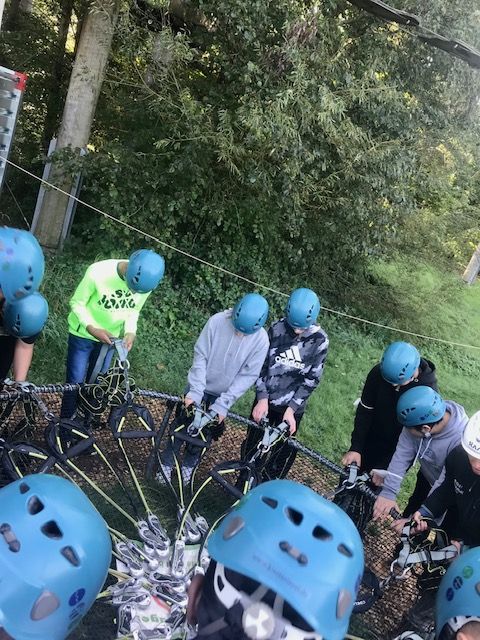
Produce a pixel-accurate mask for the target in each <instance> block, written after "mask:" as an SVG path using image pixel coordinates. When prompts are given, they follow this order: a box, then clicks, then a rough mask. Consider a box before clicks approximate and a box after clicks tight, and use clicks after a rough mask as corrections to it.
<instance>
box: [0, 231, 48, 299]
mask: <svg viewBox="0 0 480 640" xmlns="http://www.w3.org/2000/svg"><path fill="white" fill-rule="evenodd" d="M44 271H45V258H44V255H43V252H42V249H41V247H40V245H39V244H38V240H37V239H36V238H35V236H34V235H33V234H31V233H30V232H29V231H25V230H23V229H13V228H11V227H0V290H1V292H2V294H3V297H4V298H5V300H6V301H7V302H14V301H15V300H19V299H20V298H23V297H24V296H28V295H30V294H31V293H34V292H35V291H37V289H38V287H39V286H40V283H41V282H42V278H43V274H44Z"/></svg>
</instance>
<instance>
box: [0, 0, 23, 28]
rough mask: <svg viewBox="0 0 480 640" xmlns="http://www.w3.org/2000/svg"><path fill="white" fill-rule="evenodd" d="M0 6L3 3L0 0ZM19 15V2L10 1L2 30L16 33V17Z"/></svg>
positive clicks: (17, 0) (18, 0)
mask: <svg viewBox="0 0 480 640" xmlns="http://www.w3.org/2000/svg"><path fill="white" fill-rule="evenodd" d="M0 4H2V5H4V4H5V3H4V2H2V0H0ZM19 13H20V0H11V2H10V6H9V8H8V11H7V12H6V15H5V22H4V30H5V31H16V30H17V27H18V17H19Z"/></svg>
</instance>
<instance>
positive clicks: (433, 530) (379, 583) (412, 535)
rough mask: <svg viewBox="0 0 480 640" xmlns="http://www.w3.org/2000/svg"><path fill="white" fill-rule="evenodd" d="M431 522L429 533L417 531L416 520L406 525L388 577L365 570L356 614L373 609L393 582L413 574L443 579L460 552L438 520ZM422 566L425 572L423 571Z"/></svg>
mask: <svg viewBox="0 0 480 640" xmlns="http://www.w3.org/2000/svg"><path fill="white" fill-rule="evenodd" d="M399 515H400V514H397V517H398V516H399ZM428 523H429V525H430V528H429V530H428V531H425V532H415V531H413V529H414V522H413V521H410V522H407V523H406V524H405V526H404V527H403V529H402V533H401V536H400V540H401V544H402V546H401V548H400V550H399V552H398V555H397V557H396V558H395V559H394V560H393V562H392V564H391V565H390V571H389V573H388V575H387V576H386V577H385V578H383V579H381V580H380V579H379V578H378V577H377V576H376V575H375V574H374V573H373V571H371V570H370V569H369V568H365V571H364V575H363V578H362V584H361V587H360V592H359V594H358V595H357V600H356V601H355V605H354V608H353V612H354V613H365V612H366V611H368V610H369V609H371V608H372V606H373V605H374V604H375V602H376V601H377V600H378V599H379V598H381V597H382V596H383V594H384V593H385V591H386V590H387V589H388V588H389V587H390V585H391V584H392V583H393V582H396V581H399V580H405V579H406V578H407V577H408V575H409V574H410V573H413V574H414V575H416V576H419V575H424V574H425V573H426V574H427V575H436V576H440V577H441V576H443V574H444V573H445V572H446V570H447V566H446V563H447V562H448V561H450V560H452V559H453V558H455V556H456V555H457V549H456V547H455V545H452V544H448V537H447V534H446V533H445V532H444V531H443V530H442V529H438V528H437V526H436V523H435V521H433V520H428ZM420 567H421V568H422V569H423V573H421V572H420V571H419V568H420Z"/></svg>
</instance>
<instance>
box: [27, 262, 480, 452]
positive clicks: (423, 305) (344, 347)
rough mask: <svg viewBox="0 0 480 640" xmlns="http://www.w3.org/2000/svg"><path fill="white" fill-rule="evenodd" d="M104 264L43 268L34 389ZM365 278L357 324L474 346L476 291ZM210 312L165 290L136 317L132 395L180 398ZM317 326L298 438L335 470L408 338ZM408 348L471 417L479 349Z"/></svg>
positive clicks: (339, 324) (332, 320) (385, 271)
mask: <svg viewBox="0 0 480 640" xmlns="http://www.w3.org/2000/svg"><path fill="white" fill-rule="evenodd" d="M101 257H105V256H95V255H94V254H91V255H82V258H81V259H79V258H78V256H77V255H76V254H75V253H73V252H68V251H67V252H66V253H64V254H63V255H62V256H59V257H57V258H51V259H49V262H48V267H47V275H46V278H45V284H44V287H43V291H44V293H45V295H46V297H47V299H48V300H49V303H50V318H49V322H48V326H47V329H46V331H45V333H44V335H43V336H42V338H41V339H40V340H39V342H38V344H37V346H36V348H35V356H34V362H33V366H32V369H31V376H30V379H31V380H32V382H35V383H37V384H46V383H49V382H61V381H63V379H64V362H65V355H66V341H67V321H66V318H67V314H68V300H69V298H70V296H71V294H72V293H73V290H74V288H75V286H76V284H77V283H78V281H79V280H80V278H81V276H82V274H83V272H84V270H85V268H86V266H87V265H88V264H90V263H91V262H92V261H94V260H95V259H99V258H101ZM371 275H372V278H371V280H370V283H369V284H368V285H366V288H365V291H359V294H358V299H357V306H358V309H359V313H362V314H364V317H367V318H369V319H372V320H376V321H379V322H385V323H387V324H390V325H393V326H396V327H400V328H406V329H408V330H411V331H415V332H417V333H423V334H430V335H434V336H437V337H440V338H442V339H445V340H450V341H455V342H461V343H466V344H471V345H475V344H479V345H480V343H479V341H478V336H479V335H480V314H479V313H478V309H479V308H480V285H479V284H478V283H477V284H475V285H473V286H471V287H466V286H465V285H463V284H461V282H460V280H459V278H458V276H456V275H455V274H451V273H445V272H442V271H439V270H437V269H435V268H434V267H432V266H431V265H426V264H421V263H420V264H419V263H416V264H412V263H411V262H409V261H408V260H397V261H396V262H390V263H376V264H375V265H374V267H373V268H372V273H371ZM375 292H376V293H375ZM365 300H367V301H368V307H367V306H366V303H365ZM375 300H376V301H377V302H376V304H373V303H372V301H375ZM207 306H208V305H207ZM215 311H217V309H211V310H210V311H209V312H211V313H213V312H215ZM209 312H208V311H206V310H201V309H198V308H196V307H193V306H189V304H188V291H183V290H175V289H174V288H173V287H172V284H171V282H169V281H168V280H165V281H164V282H163V283H162V285H161V286H160V287H159V289H158V290H157V291H156V292H154V293H153V294H152V296H151V298H150V299H149V300H148V302H147V304H146V306H145V308H144V311H143V312H142V316H141V319H140V323H139V331H138V339H137V342H136V344H135V347H134V349H133V350H132V353H131V368H132V369H131V370H132V372H133V375H134V377H135V378H136V381H137V384H138V386H140V387H143V388H152V389H156V390H160V391H165V392H171V393H182V391H183V389H184V386H185V381H186V375H187V371H188V368H189V366H190V364H191V358H192V353H193V345H194V343H195V340H196V337H197V335H198V333H199V331H200V329H201V327H202V326H203V323H204V322H205V321H206V319H207V318H208V315H209ZM320 319H321V323H322V325H323V326H324V328H325V329H326V330H327V332H328V335H329V338H330V350H329V354H328V358H327V362H326V366H325V372H324V376H323V379H322V381H321V383H320V385H319V387H318V389H317V390H316V391H315V393H314V394H313V396H312V397H311V399H310V401H309V405H308V410H307V412H306V414H305V418H304V421H303V423H302V428H301V434H300V438H301V439H302V440H303V441H304V442H305V443H306V444H307V445H309V446H311V447H313V448H315V449H317V450H319V451H321V452H322V453H323V454H325V455H326V456H328V457H330V458H331V459H333V460H336V461H338V460H339V459H340V457H341V454H342V453H343V452H345V451H346V450H348V446H349V441H350V433H351V429H352V424H353V417H354V407H353V402H354V400H355V399H356V398H357V397H358V396H359V395H360V393H361V390H362V386H363V383H364V380H365V377H366V375H367V373H368V371H369V370H370V368H371V367H372V366H373V365H374V364H375V363H376V362H378V360H379V358H380V356H381V354H382V351H383V349H384V348H385V346H386V345H387V344H388V343H389V342H391V341H393V340H398V339H408V338H406V337H405V336H402V335H400V334H397V333H395V332H391V331H387V330H382V329H378V328H370V327H368V326H366V325H364V324H362V323H359V322H355V321H352V320H346V319H343V318H340V317H338V316H334V315H332V314H328V313H326V312H325V313H323V314H322V315H321V317H320ZM411 341H412V342H414V343H415V344H416V345H417V346H418V347H419V348H420V350H421V352H422V354H423V355H424V356H425V357H427V358H429V359H430V360H432V361H433V362H434V363H435V364H436V365H437V376H438V380H439V386H440V391H441V393H442V394H443V396H444V397H445V398H448V399H452V400H455V401H457V402H459V403H460V404H463V405H464V406H465V408H466V410H467V412H468V413H469V414H471V413H473V412H474V411H476V410H477V409H479V408H480V407H479V404H478V393H477V391H476V380H477V378H478V375H479V374H480V349H479V350H474V349H468V348H463V347H452V346H448V345H443V344H439V343H434V342H431V341H427V340H420V339H418V340H416V339H414V338H411ZM252 401H253V392H252V391H250V392H248V393H247V394H246V395H245V396H244V397H243V398H242V399H241V400H240V401H239V402H238V403H237V405H236V406H235V407H234V409H235V410H236V411H238V412H239V413H247V412H248V411H249V410H250V407H251V404H252Z"/></svg>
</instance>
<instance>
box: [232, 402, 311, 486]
mask: <svg viewBox="0 0 480 640" xmlns="http://www.w3.org/2000/svg"><path fill="white" fill-rule="evenodd" d="M255 404H256V402H255ZM254 406H255V405H254ZM252 410H253V407H252ZM286 410H287V407H272V406H271V405H269V407H268V420H269V421H270V424H272V425H278V424H280V423H281V422H282V421H283V415H284V413H285V411H286ZM294 415H295V420H296V422H297V431H298V427H299V425H300V421H301V419H302V417H303V411H301V412H300V411H299V412H297V413H295V414H294ZM262 437H263V431H262V430H261V429H256V428H255V427H248V432H247V437H246V438H245V440H244V441H243V442H242V447H241V453H242V458H243V459H244V460H245V459H246V460H248V459H249V458H250V457H251V456H252V455H253V454H254V453H255V451H256V449H257V446H258V443H259V442H260V441H261V439H262ZM296 455H297V450H296V449H294V448H293V447H291V446H290V445H289V444H287V443H286V442H283V443H281V444H278V445H275V446H274V447H272V449H271V450H270V454H269V458H268V461H267V463H266V464H265V466H263V467H262V469H261V473H262V478H263V480H264V481H266V480H273V479H275V478H285V477H286V475H287V473H288V472H289V471H290V469H291V467H292V465H293V463H294V462H295V458H296Z"/></svg>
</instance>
